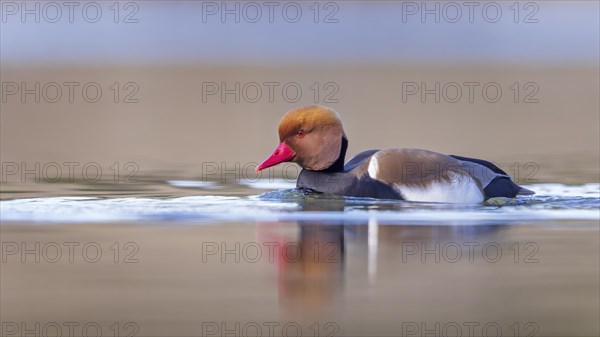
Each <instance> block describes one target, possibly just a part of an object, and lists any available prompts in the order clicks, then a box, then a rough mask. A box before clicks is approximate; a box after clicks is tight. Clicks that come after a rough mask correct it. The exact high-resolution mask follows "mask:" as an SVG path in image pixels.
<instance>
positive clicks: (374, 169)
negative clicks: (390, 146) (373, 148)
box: [367, 156, 379, 179]
mask: <svg viewBox="0 0 600 337" xmlns="http://www.w3.org/2000/svg"><path fill="white" fill-rule="evenodd" d="M367 171H368V172H369V175H370V176H371V178H373V179H377V174H378V173H379V164H378V163H377V156H371V159H370V160H369V168H368V169H367Z"/></svg>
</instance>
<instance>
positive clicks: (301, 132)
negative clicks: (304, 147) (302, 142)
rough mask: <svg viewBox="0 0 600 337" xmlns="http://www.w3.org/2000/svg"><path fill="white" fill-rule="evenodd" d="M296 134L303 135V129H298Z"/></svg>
mask: <svg viewBox="0 0 600 337" xmlns="http://www.w3.org/2000/svg"><path fill="white" fill-rule="evenodd" d="M296 135H298V137H302V136H304V130H298V132H297V133H296Z"/></svg>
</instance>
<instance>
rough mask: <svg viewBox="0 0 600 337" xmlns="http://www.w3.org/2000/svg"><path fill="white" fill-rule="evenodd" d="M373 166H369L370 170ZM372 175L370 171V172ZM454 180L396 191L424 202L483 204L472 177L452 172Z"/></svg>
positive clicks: (406, 187) (411, 199)
mask: <svg viewBox="0 0 600 337" xmlns="http://www.w3.org/2000/svg"><path fill="white" fill-rule="evenodd" d="M370 168H371V166H370V165H369V170H370ZM369 173H370V171H369ZM450 174H451V175H452V179H451V180H450V181H449V182H446V181H434V182H432V183H431V184H430V185H429V186H427V187H425V188H421V187H409V186H406V185H402V186H398V185H396V189H397V190H399V191H400V193H402V196H403V197H404V199H406V200H409V201H422V202H449V203H456V204H468V203H480V202H483V199H484V198H483V194H482V193H481V190H480V189H479V187H478V186H477V184H476V183H475V181H474V180H473V178H471V177H470V176H466V175H460V174H456V173H454V172H450Z"/></svg>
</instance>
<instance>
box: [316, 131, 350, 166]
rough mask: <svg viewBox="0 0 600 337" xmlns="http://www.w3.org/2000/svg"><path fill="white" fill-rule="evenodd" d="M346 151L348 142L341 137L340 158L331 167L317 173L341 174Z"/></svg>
mask: <svg viewBox="0 0 600 337" xmlns="http://www.w3.org/2000/svg"><path fill="white" fill-rule="evenodd" d="M346 150H348V140H347V139H346V137H342V148H341V149H340V156H339V157H338V158H337V159H336V161H335V162H334V163H333V164H332V165H331V166H329V167H328V168H326V169H324V170H321V171H319V172H343V171H344V160H345V159H346Z"/></svg>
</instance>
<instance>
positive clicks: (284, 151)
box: [256, 142, 296, 172]
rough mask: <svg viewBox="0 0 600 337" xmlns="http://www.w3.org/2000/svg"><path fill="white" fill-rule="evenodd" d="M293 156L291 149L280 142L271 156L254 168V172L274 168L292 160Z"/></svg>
mask: <svg viewBox="0 0 600 337" xmlns="http://www.w3.org/2000/svg"><path fill="white" fill-rule="evenodd" d="M295 156H296V154H295V153H294V151H292V149H290V147H289V146H287V145H286V144H285V143H284V142H282V143H281V144H279V146H278V147H277V148H276V149H275V151H274V152H273V154H272V155H271V156H270V157H269V158H267V160H265V161H264V162H263V163H262V164H260V165H258V166H257V167H256V172H259V171H261V170H264V169H266V168H268V167H271V166H275V165H277V164H279V163H283V162H286V161H290V160H292V159H294V157H295Z"/></svg>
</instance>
